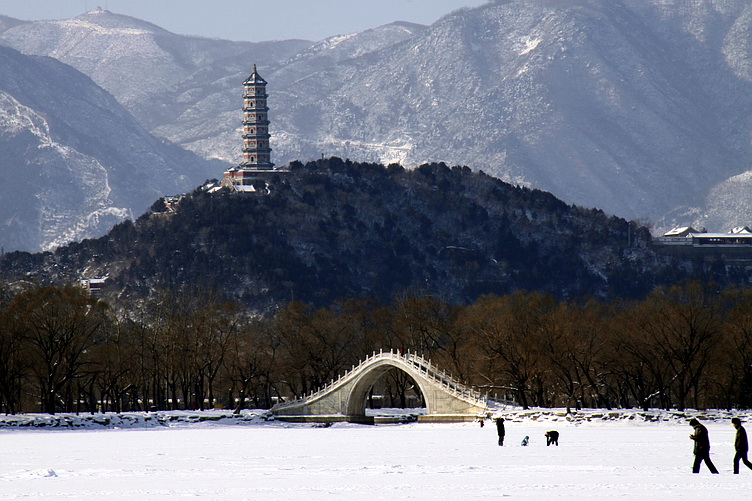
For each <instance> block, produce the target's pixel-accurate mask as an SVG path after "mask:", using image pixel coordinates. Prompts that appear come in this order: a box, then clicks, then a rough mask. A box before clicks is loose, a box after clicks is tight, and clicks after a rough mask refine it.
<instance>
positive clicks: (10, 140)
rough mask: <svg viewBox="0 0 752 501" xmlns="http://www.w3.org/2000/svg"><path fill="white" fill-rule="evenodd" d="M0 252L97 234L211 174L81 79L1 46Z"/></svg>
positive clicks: (60, 66) (77, 74) (210, 168)
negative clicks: (158, 199) (0, 249)
mask: <svg viewBox="0 0 752 501" xmlns="http://www.w3.org/2000/svg"><path fill="white" fill-rule="evenodd" d="M0 151H1V152H2V155H0V180H2V182H0V245H2V246H3V248H4V249H5V250H6V251H8V250H15V249H24V250H38V249H48V248H51V247H55V246H57V245H60V244H62V243H65V242H68V241H71V240H74V239H81V238H84V237H91V236H99V235H101V234H103V233H104V232H106V231H107V230H108V229H109V228H110V227H112V225H113V224H115V223H117V222H119V221H121V220H123V219H124V218H126V217H132V216H138V215H139V214H141V213H142V212H143V211H144V210H146V209H147V208H148V207H149V206H150V205H151V204H152V203H153V201H154V200H155V199H156V198H157V197H159V196H161V195H164V194H171V193H176V192H177V193H179V192H184V191H187V190H188V189H190V188H192V187H195V186H196V184H198V183H200V182H201V181H202V180H204V179H206V178H207V177H209V176H211V175H212V173H213V171H214V170H215V169H216V167H213V166H211V165H210V164H209V163H208V162H207V161H205V160H203V159H201V158H199V157H197V156H196V155H194V154H192V153H189V152H186V151H185V150H182V149H181V148H179V147H177V146H174V145H171V144H168V143H166V142H164V141H162V140H159V139H156V138H155V137H153V136H151V135H150V134H149V133H148V132H147V131H146V130H145V129H144V128H143V127H141V126H140V125H139V124H138V123H137V122H136V121H135V120H134V119H133V117H132V116H131V115H130V114H129V113H128V112H127V111H125V110H124V109H123V107H122V106H121V105H120V104H119V103H118V102H117V101H116V100H115V99H114V98H113V97H112V96H111V95H110V94H109V93H108V92H106V91H104V90H102V89H101V88H100V87H98V86H97V85H96V84H95V83H94V82H92V81H91V79H90V78H89V77H87V76H86V75H84V74H82V73H80V72H79V71H76V70H75V69H73V68H71V67H70V66H68V65H65V64H63V63H61V62H59V61H56V60H55V59H52V58H47V57H37V56H26V55H23V54H21V53H19V52H17V51H15V50H13V49H10V48H7V47H2V46H0Z"/></svg>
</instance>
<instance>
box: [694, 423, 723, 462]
mask: <svg viewBox="0 0 752 501" xmlns="http://www.w3.org/2000/svg"><path fill="white" fill-rule="evenodd" d="M689 424H690V426H692V427H693V428H694V429H695V432H694V433H693V434H692V435H690V436H689V438H691V439H692V440H694V441H695V450H694V453H695V462H694V464H693V465H692V473H700V464H701V463H702V462H703V461H705V464H706V465H707V466H708V469H709V470H710V473H718V470H717V469H716V468H715V465H714V464H713V462H712V461H711V460H710V436H709V435H708V429H707V428H705V427H704V426H703V425H702V424H700V422H699V421H698V420H697V419H695V418H692V419H691V420H690V421H689Z"/></svg>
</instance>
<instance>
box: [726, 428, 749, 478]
mask: <svg viewBox="0 0 752 501" xmlns="http://www.w3.org/2000/svg"><path fill="white" fill-rule="evenodd" d="M731 424H732V425H733V426H734V428H736V439H735V440H734V449H735V450H736V454H735V455H734V473H736V474H738V473H739V461H740V460H741V461H742V462H744V464H745V465H746V467H747V468H749V469H750V470H752V463H750V462H749V460H748V459H747V452H748V451H749V442H747V430H745V429H744V426H742V421H741V419H739V418H736V417H735V418H731Z"/></svg>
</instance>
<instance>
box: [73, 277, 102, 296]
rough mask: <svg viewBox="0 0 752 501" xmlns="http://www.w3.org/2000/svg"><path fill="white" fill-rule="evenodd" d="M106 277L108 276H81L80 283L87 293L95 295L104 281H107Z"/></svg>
mask: <svg viewBox="0 0 752 501" xmlns="http://www.w3.org/2000/svg"><path fill="white" fill-rule="evenodd" d="M108 278H109V277H106V276H105V277H98V278H82V279H81V281H80V284H81V287H82V288H83V289H84V290H85V291H86V292H88V293H89V295H92V296H96V295H97V294H98V293H99V291H100V289H101V288H102V286H103V285H104V284H105V282H107V279H108Z"/></svg>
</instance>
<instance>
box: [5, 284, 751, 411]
mask: <svg viewBox="0 0 752 501" xmlns="http://www.w3.org/2000/svg"><path fill="white" fill-rule="evenodd" d="M0 305H1V306H2V308H1V309H0V399H1V400H0V404H1V406H0V410H1V411H3V412H6V413H20V412H45V413H56V412H95V411H111V412H126V411H142V410H174V409H205V408H214V407H222V408H226V409H236V410H238V411H239V410H240V409H243V408H268V407H269V406H271V405H272V404H273V403H274V402H276V401H278V400H279V399H285V398H293V397H298V396H301V395H304V394H306V393H307V392H309V391H312V390H315V389H317V388H318V387H320V386H322V385H324V384H326V383H327V382H328V381H330V380H331V379H333V378H336V377H337V376H338V375H339V374H341V373H342V372H344V371H346V370H347V369H349V368H350V367H351V366H352V365H353V364H356V363H357V362H358V361H359V360H360V359H362V358H364V357H365V356H367V355H369V354H370V353H372V352H373V351H378V350H380V349H387V350H389V349H400V350H405V351H407V350H410V351H413V352H416V353H420V354H422V355H424V356H425V357H427V358H430V359H431V360H432V362H433V363H434V364H436V365H437V366H438V367H440V368H442V369H444V370H446V371H447V372H449V373H452V374H453V375H454V376H456V377H458V378H459V379H461V380H462V381H464V382H466V383H467V384H470V385H472V386H474V387H476V388H477V389H480V390H483V391H485V392H487V394H488V395H489V397H491V398H494V397H497V398H500V399H501V398H504V399H513V400H514V401H515V402H516V403H518V404H519V405H521V406H522V407H528V406H536V407H566V408H577V407H591V408H593V407H594V408H604V409H612V408H633V407H638V408H643V409H646V410H647V409H650V408H662V409H677V410H683V409H685V408H688V407H691V408H696V409H700V408H726V409H731V408H737V409H741V408H749V407H750V404H752V342H750V341H752V291H751V290H747V289H733V288H727V289H725V290H723V291H719V290H718V288H717V287H715V286H712V285H707V284H703V283H700V282H690V283H685V284H681V285H675V286H671V287H659V288H656V289H655V290H654V291H653V292H652V293H650V294H648V295H647V296H646V297H644V298H643V299H631V300H623V301H609V302H604V301H599V300H595V299H592V300H576V301H575V300H565V299H559V298H556V297H554V296H552V295H547V294H543V293H535V292H521V291H520V292H514V293H511V294H508V295H486V296H482V297H480V298H478V299H477V300H476V301H474V302H472V303H469V304H466V305H456V304H450V303H448V302H445V301H442V300H439V299H437V298H435V297H430V296H417V295H415V296H405V297H403V298H400V299H396V300H394V301H393V302H391V303H389V304H384V303H377V302H375V301H370V300H367V299H359V300H350V301H339V302H335V303H334V304H333V305H332V306H330V307H326V308H320V307H313V306H311V305H309V304H305V303H302V302H290V303H287V304H286V305H284V306H281V307H280V308H279V309H277V310H274V311H270V312H268V313H267V314H265V315H257V314H254V315H251V314H250V313H248V310H247V309H244V308H241V307H240V306H239V305H238V304H237V303H232V302H226V301H223V300H221V299H219V296H218V295H216V294H212V293H207V292H201V291H197V290H183V291H181V292H180V293H163V294H161V295H158V294H155V295H153V296H152V297H150V298H149V299H147V300H145V301H141V302H139V303H138V304H135V305H130V306H129V308H123V307H122V305H111V304H108V303H107V302H105V301H103V300H101V299H97V298H96V297H92V296H90V295H88V294H87V293H86V292H85V291H84V290H82V289H81V288H79V287H52V286H45V287H34V288H30V289H28V290H26V291H24V292H22V293H19V294H17V295H15V296H14V297H5V298H4V299H3V300H2V302H1V303H0ZM412 386H413V384H412V381H410V380H409V378H408V377H407V376H406V375H405V374H404V373H402V372H400V371H398V370H393V371H392V372H389V373H387V375H386V376H384V378H382V381H380V382H379V383H378V384H377V385H376V386H375V387H374V389H373V391H372V393H373V395H374V396H378V397H379V399H380V400H379V402H380V403H381V404H383V405H388V406H395V407H396V406H406V405H408V404H411V403H414V401H412V400H411V395H412V398H415V397H417V404H418V406H419V405H420V395H417V396H416V395H414V394H412V393H411V392H412V391H413V390H411V388H412Z"/></svg>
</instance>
